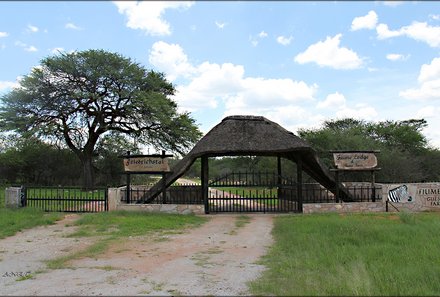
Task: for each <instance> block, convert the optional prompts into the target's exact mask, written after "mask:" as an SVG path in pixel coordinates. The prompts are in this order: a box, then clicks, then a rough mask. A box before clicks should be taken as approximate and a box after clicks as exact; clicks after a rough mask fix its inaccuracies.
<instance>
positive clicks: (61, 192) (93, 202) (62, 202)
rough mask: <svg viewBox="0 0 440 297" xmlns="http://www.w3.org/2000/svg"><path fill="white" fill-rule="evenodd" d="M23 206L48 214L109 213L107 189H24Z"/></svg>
mask: <svg viewBox="0 0 440 297" xmlns="http://www.w3.org/2000/svg"><path fill="white" fill-rule="evenodd" d="M22 195H23V196H22V200H23V201H22V205H23V206H27V207H34V208H38V209H42V210H44V211H48V212H103V211H108V191H107V189H106V188H96V189H92V190H82V189H81V188H79V187H64V188H63V187H23V189H22Z"/></svg>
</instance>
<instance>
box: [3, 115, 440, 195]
mask: <svg viewBox="0 0 440 297" xmlns="http://www.w3.org/2000/svg"><path fill="white" fill-rule="evenodd" d="M426 125H427V124H426V121H424V120H407V121H383V122H377V123H373V122H366V121H360V120H355V119H343V120H330V121H326V122H324V124H323V126H322V127H320V128H318V129H303V130H300V131H299V133H298V134H299V137H301V138H302V139H304V140H306V141H307V142H308V143H309V144H310V145H311V146H312V147H313V148H314V149H315V150H316V151H317V153H318V155H319V158H320V160H321V162H322V163H323V164H324V165H325V166H326V167H327V168H333V167H334V162H333V156H332V154H331V153H329V151H331V150H379V151H380V153H378V154H377V157H378V164H379V165H378V167H380V168H381V170H380V171H378V172H377V173H376V180H377V181H378V182H426V181H440V151H439V150H438V149H437V148H433V147H430V146H429V145H428V142H427V140H426V138H425V137H424V136H423V134H422V129H423V128H424V127H426ZM126 151H131V152H132V153H133V154H136V153H140V150H139V147H138V144H137V143H133V141H132V140H130V139H129V138H127V137H126V136H124V135H121V134H116V133H115V134H111V133H110V134H108V135H106V136H105V137H103V138H102V140H101V141H100V142H99V144H98V145H97V147H96V150H95V152H94V155H93V167H94V170H95V172H96V182H95V184H96V185H102V186H117V185H122V184H125V175H123V174H121V173H122V170H123V168H122V160H121V158H119V156H120V155H124V154H125V153H126ZM178 161H179V160H178V159H177V158H174V159H172V160H171V162H170V164H171V168H173V166H174V165H175V164H176V163H177V162H178ZM209 162H210V163H209V171H210V173H209V176H210V178H211V179H215V178H218V177H221V176H224V175H226V174H229V173H231V172H239V171H240V172H265V171H269V172H276V171H277V159H276V158H275V157H258V156H240V157H223V158H210V161H209ZM282 174H283V176H285V177H289V178H295V177H296V165H295V164H294V163H293V162H290V161H287V160H283V161H282ZM186 175H187V176H189V177H195V178H198V177H200V160H199V159H198V160H196V161H195V163H194V164H193V165H192V166H191V168H190V169H189V171H188V172H187V174H186ZM81 178H82V167H81V163H80V161H79V160H78V158H77V157H76V155H75V154H74V153H73V152H72V151H71V150H69V149H68V148H63V147H59V146H57V145H55V144H48V143H45V142H43V141H42V140H40V139H38V138H33V137H30V138H25V137H23V136H20V135H18V134H1V135H0V183H3V184H5V183H8V184H14V183H15V184H38V185H81V184H82V183H81ZM304 178H305V181H306V182H312V181H313V180H311V179H310V178H308V177H307V175H305V176H304ZM341 178H342V179H343V180H345V181H369V180H370V175H369V173H350V172H347V173H344V174H343V176H342V177H341ZM147 180H148V176H141V175H135V176H133V180H132V181H133V183H137V184H141V183H145V182H146V181H147Z"/></svg>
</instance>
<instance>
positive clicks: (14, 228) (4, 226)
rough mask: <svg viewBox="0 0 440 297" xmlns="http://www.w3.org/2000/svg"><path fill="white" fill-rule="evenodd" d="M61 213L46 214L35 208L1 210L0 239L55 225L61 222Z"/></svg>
mask: <svg viewBox="0 0 440 297" xmlns="http://www.w3.org/2000/svg"><path fill="white" fill-rule="evenodd" d="M61 218H62V215H61V214H60V213H44V212H43V211H41V210H38V209H34V208H28V207H26V208H19V209H7V208H4V207H2V208H0V239H2V238H5V237H8V236H12V235H14V234H15V233H17V232H20V231H23V230H25V229H30V228H34V227H37V226H42V225H51V224H54V223H55V222H56V221H57V220H60V219H61Z"/></svg>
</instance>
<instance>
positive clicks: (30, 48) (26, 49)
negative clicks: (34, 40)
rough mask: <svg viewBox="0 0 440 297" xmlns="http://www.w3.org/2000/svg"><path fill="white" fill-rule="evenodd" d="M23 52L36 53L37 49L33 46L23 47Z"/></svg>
mask: <svg viewBox="0 0 440 297" xmlns="http://www.w3.org/2000/svg"><path fill="white" fill-rule="evenodd" d="M24 50H25V51H27V52H38V49H37V48H36V47H35V46H33V45H30V46H28V47H25V48H24Z"/></svg>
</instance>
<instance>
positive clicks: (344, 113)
mask: <svg viewBox="0 0 440 297" xmlns="http://www.w3.org/2000/svg"><path fill="white" fill-rule="evenodd" d="M336 116H337V117H338V118H354V119H360V120H368V121H371V120H374V119H375V118H376V117H377V116H378V113H377V111H376V109H374V107H371V106H369V105H367V104H364V103H359V104H356V105H355V107H354V108H350V107H347V106H344V107H343V108H341V109H340V110H339V111H337V112H336Z"/></svg>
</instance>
